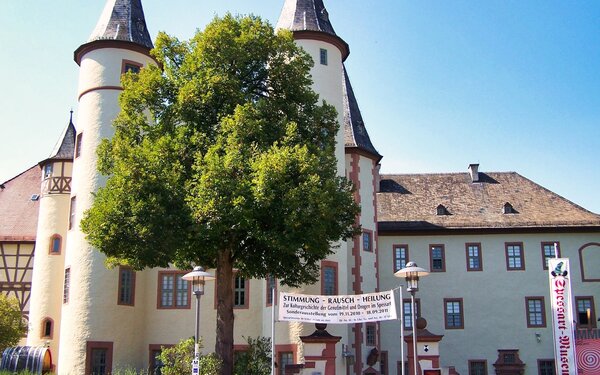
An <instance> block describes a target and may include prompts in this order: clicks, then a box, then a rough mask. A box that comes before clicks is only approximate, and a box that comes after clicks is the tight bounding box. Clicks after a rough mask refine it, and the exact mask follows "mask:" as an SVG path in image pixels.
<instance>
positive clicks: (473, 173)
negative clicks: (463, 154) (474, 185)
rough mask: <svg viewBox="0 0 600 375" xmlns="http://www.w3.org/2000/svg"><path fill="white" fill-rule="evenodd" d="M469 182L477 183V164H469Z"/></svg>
mask: <svg viewBox="0 0 600 375" xmlns="http://www.w3.org/2000/svg"><path fill="white" fill-rule="evenodd" d="M469 174H470V175H471V182H479V164H469Z"/></svg>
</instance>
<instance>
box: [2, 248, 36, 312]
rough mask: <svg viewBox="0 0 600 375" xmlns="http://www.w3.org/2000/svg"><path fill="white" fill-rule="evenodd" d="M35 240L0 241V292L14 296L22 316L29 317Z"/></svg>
mask: <svg viewBox="0 0 600 375" xmlns="http://www.w3.org/2000/svg"><path fill="white" fill-rule="evenodd" d="M34 251H35V242H0V292H1V293H2V294H4V295H7V296H9V297H16V298H17V300H18V301H19V307H20V308H21V312H22V314H23V316H24V317H25V318H26V319H28V318H29V296H30V293H31V276H32V273H33V255H34Z"/></svg>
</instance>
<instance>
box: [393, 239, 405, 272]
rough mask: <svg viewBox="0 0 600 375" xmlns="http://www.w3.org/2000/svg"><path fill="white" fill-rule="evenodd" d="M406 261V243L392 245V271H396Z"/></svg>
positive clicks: (401, 267) (403, 265)
mask: <svg viewBox="0 0 600 375" xmlns="http://www.w3.org/2000/svg"><path fill="white" fill-rule="evenodd" d="M406 263H408V245H394V272H398V271H400V270H401V269H403V268H404V267H406Z"/></svg>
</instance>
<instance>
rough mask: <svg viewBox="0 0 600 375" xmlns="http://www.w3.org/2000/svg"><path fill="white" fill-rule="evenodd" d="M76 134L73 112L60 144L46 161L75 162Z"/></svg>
mask: <svg viewBox="0 0 600 375" xmlns="http://www.w3.org/2000/svg"><path fill="white" fill-rule="evenodd" d="M75 134H76V130H75V125H73V112H71V119H70V120H69V125H67V127H66V128H65V130H63V132H62V134H61V136H60V138H59V139H58V142H56V145H55V146H54V149H52V152H51V153H50V156H48V158H47V159H46V160H73V157H74V156H75ZM46 160H44V161H46ZM42 163H43V162H42ZM40 164H41V163H40Z"/></svg>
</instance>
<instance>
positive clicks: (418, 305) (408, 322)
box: [401, 298, 421, 330]
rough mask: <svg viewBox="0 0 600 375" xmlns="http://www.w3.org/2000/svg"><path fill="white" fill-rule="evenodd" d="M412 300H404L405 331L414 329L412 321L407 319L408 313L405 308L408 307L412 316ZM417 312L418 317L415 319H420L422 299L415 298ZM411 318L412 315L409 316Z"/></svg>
mask: <svg viewBox="0 0 600 375" xmlns="http://www.w3.org/2000/svg"><path fill="white" fill-rule="evenodd" d="M410 304H411V300H410V298H404V299H403V300H402V307H401V309H402V319H403V320H404V323H402V327H404V329H406V330H410V329H412V321H411V319H406V314H407V311H406V310H405V306H406V305H408V309H409V310H408V313H409V314H412V310H411V305H410ZM415 312H416V317H415V318H417V319H418V318H419V317H420V316H421V299H420V298H415ZM409 316H410V315H409Z"/></svg>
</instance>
